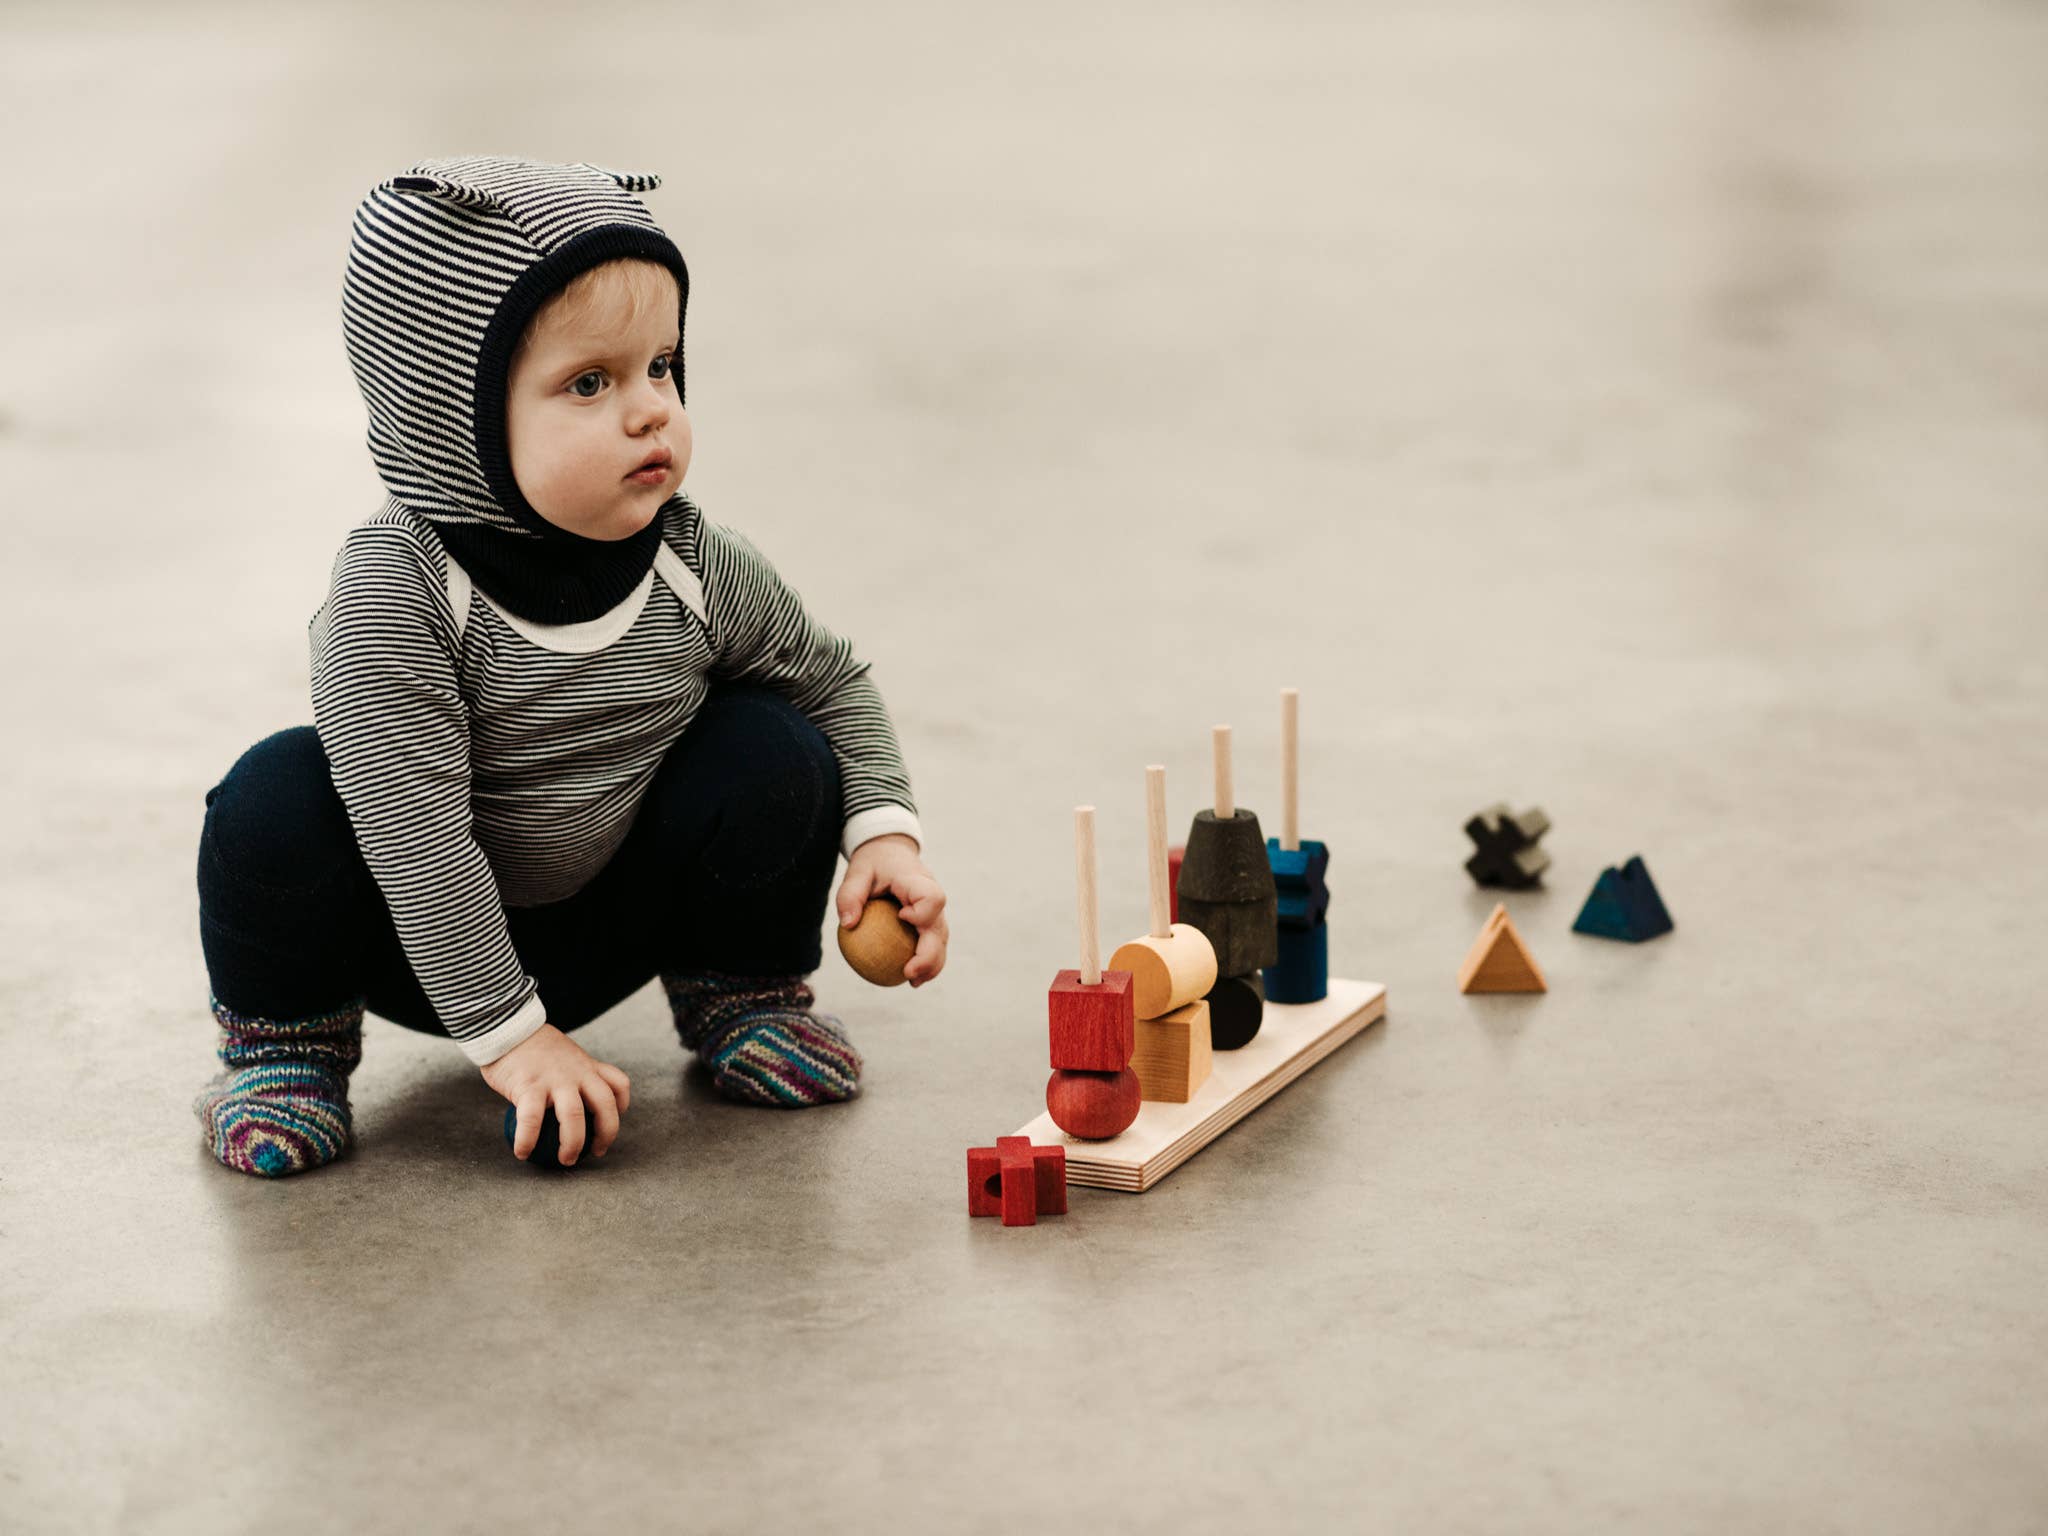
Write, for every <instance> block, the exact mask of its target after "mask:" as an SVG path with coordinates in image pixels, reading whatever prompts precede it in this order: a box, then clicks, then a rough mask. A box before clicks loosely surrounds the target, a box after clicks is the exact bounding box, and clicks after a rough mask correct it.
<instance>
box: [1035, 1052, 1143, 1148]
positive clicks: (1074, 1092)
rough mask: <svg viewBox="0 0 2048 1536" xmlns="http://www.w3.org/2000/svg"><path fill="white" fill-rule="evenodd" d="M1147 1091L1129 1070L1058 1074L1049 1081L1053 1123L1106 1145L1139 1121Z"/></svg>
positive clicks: (1048, 1107)
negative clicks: (1141, 1105)
mask: <svg viewBox="0 0 2048 1536" xmlns="http://www.w3.org/2000/svg"><path fill="white" fill-rule="evenodd" d="M1143 1102H1144V1089H1143V1088H1142V1087H1141V1086H1140V1085H1139V1082H1138V1074H1137V1073H1135V1072H1133V1071H1132V1070H1131V1069H1130V1068H1129V1067H1125V1068H1124V1069H1123V1071H1121V1072H1055V1073H1053V1075H1052V1076H1051V1077H1050V1078H1048V1079H1047V1080H1046V1084H1045V1109H1046V1113H1047V1114H1049V1115H1051V1116H1052V1123H1053V1124H1054V1125H1056V1126H1058V1127H1059V1128H1060V1129H1061V1130H1063V1131H1065V1132H1066V1133H1067V1134H1068V1135H1069V1136H1077V1137H1079V1138H1080V1139H1081V1140H1083V1141H1107V1140H1108V1139H1109V1138H1110V1137H1112V1136H1115V1135H1117V1134H1118V1133H1119V1132H1121V1131H1123V1130H1124V1129H1125V1128H1127V1127H1128V1126H1129V1125H1130V1123H1131V1122H1132V1121H1133V1120H1135V1119H1137V1118H1138V1106H1139V1105H1140V1104H1141V1103H1143Z"/></svg>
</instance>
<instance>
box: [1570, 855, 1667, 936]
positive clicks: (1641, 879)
mask: <svg viewBox="0 0 2048 1536" xmlns="http://www.w3.org/2000/svg"><path fill="white" fill-rule="evenodd" d="M1672 927H1673V924H1672V921H1671V914H1670V913H1669V912H1667V911H1666V910H1665V909H1664V898H1663V897H1661V896H1659V895H1658V894H1657V885H1656V882H1655V881H1653V880H1652V879H1651V878H1650V871H1649V868H1648V867H1647V866H1646V865H1645V864H1644V863H1643V859H1642V855H1641V854H1637V855H1635V856H1633V857H1632V858H1630V859H1629V861H1628V863H1626V864H1624V865H1623V866H1622V867H1621V868H1620V869H1616V868H1615V867H1614V866H1613V865H1611V864H1610V865H1609V866H1608V867H1607V868H1605V869H1603V870H1601V871H1600V878H1599V879H1598V880H1595V881H1594V882H1593V889H1592V891H1591V892H1589V893H1588V895H1587V897H1586V904H1585V905H1584V906H1583V907H1581V908H1580V909H1579V915H1578V919H1577V921H1575V922H1574V923H1573V924H1572V932H1573V933H1590V934H1592V935H1593V936H1594V937H1596V938H1602V939H1620V940H1622V941H1623V942H1625V943H1629V944H1640V943H1642V941H1643V940H1645V939H1654V938H1656V937H1657V935H1658V934H1660V933H1669V932H1671V930H1672Z"/></svg>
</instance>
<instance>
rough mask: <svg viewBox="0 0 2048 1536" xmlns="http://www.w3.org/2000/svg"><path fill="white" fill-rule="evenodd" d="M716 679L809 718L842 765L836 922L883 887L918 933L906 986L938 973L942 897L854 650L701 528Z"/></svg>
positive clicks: (767, 570) (764, 572)
mask: <svg viewBox="0 0 2048 1536" xmlns="http://www.w3.org/2000/svg"><path fill="white" fill-rule="evenodd" d="M698 553H699V556H700V559H701V563H702V568H703V569H702V578H703V582H704V601H705V606H706V609H707V611H708V613H709V615H710V629H711V645H712V671H713V673H714V674H715V675H717V676H720V677H728V678H733V679H737V680H744V681H748V682H757V683H761V684H764V685H766V686H767V687H771V688H774V689H775V690H776V691H778V692H779V693H781V694H783V695H784V696H785V697H787V698H788V699H789V700H790V702H791V703H793V704H795V705H796V706H797V707H798V708H799V709H801V710H803V712H804V713H805V714H807V715H808V716H810V718H811V719H812V720H813V721H814V722H816V724H817V727H818V729H819V730H820V731H821V732H823V733H824V736H825V740H826V741H827V742H828V743H829V744H830V745H831V747H832V754H833V756H834V757H835V758H836V759H837V760H838V762H839V770H840V783H841V786H842V789H843V793H844V807H843V809H844V814H845V828H844V830H843V832H842V834H841V840H840V851H841V852H842V853H844V854H845V855H846V860H847V872H846V878H845V880H844V882H843V883H842V884H841V885H840V888H839V897H838V906H839V915H840V920H841V922H842V923H846V922H848V921H849V918H848V912H849V911H851V912H852V914H853V917H852V919H851V920H854V921H857V920H858V917H859V912H860V906H861V904H862V903H863V902H865V901H866V900H867V898H868V897H869V895H871V894H874V893H877V892H880V891H889V892H891V893H893V894H894V895H895V896H896V897H897V898H898V899H899V901H901V902H902V903H903V916H904V918H905V920H906V921H908V922H910V923H911V924H912V925H913V926H915V927H916V928H917V929H918V934H919V937H918V945H917V952H916V953H915V954H914V955H913V956H912V957H911V960H910V963H909V965H908V966H906V967H905V974H906V975H907V976H909V978H910V980H911V981H912V983H913V984H920V983H922V982H925V981H929V980H931V978H932V977H934V976H936V975H937V974H938V973H939V971H940V969H941V968H942V967H943V966H944V965H945V957H946V943H947V938H948V935H947V930H946V921H945V916H944V913H945V905H946V896H945V892H944V891H943V890H942V889H940V886H939V882H938V880H937V879H936V878H935V877H934V876H933V875H932V872H931V871H930V870H929V869H927V868H925V866H924V862H923V860H922V858H921V857H920V847H921V844H922V842H923V831H922V829H921V828H920V826H919V825H918V820H917V806H916V803H915V801H913V800H912V798H911V793H910V775H909V772H908V770H907V769H906V768H905V767H904V764H903V754H902V751H901V749H900V748H899V747H898V745H897V742H896V728H895V725H894V723H893V722H892V721H891V720H890V718H889V711H888V707H887V706H886V705H885V704H883V702H882V695H881V691H880V690H879V689H877V688H876V687H875V683H874V679H873V678H872V677H870V676H869V675H868V674H869V663H868V662H866V661H863V660H861V659H860V658H859V657H857V656H856V655H855V654H854V651H853V646H852V644H851V643H850V642H849V641H847V640H845V639H843V638H841V637H840V636H838V635H836V634H834V633H833V632H832V631H831V630H829V629H827V628H825V626H824V625H822V624H820V623H818V622H817V620H816V619H814V618H812V617H811V615H810V613H809V612H808V611H807V610H806V609H805V607H804V605H803V601H802V599H800V598H799V597H798V596H797V594H796V593H795V592H794V591H793V590H792V589H791V588H790V586H789V585H788V583H786V582H785V581H783V580H782V578H781V576H780V575H779V574H778V573H777V572H776V570H775V567H774V566H773V565H771V564H770V563H769V561H768V558H767V557H766V556H765V555H763V554H762V553H761V551H760V550H759V549H757V548H755V546H754V545H753V543H752V542H751V541H750V540H748V539H747V538H746V536H745V535H743V534H740V533H738V532H736V531H734V530H733V529H730V528H726V527H724V526H722V525H720V524H717V523H713V522H711V521H710V520H708V519H702V518H700V519H699V522H698Z"/></svg>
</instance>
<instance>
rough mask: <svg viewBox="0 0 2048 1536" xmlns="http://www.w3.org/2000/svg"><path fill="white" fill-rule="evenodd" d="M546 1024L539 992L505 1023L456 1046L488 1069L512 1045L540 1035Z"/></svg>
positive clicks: (545, 1015) (543, 1006)
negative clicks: (542, 1027) (542, 1026)
mask: <svg viewBox="0 0 2048 1536" xmlns="http://www.w3.org/2000/svg"><path fill="white" fill-rule="evenodd" d="M547 1021H548V1010H547V1007H546V1005H545V1004H543V1003H542V1002H541V1000H540V994H539V993H538V992H536V993H534V994H533V996H531V997H529V998H528V999H527V1000H526V1001H525V1002H524V1003H523V1004H521V1005H520V1008H519V1011H518V1012H517V1013H515V1014H513V1015H512V1017H511V1018H509V1019H507V1020H506V1021H505V1022H504V1023H502V1024H496V1025H493V1026H492V1027H491V1028H489V1029H487V1030H485V1031H484V1032H483V1033H482V1034H480V1035H472V1036H470V1038H469V1039H467V1040H458V1041H456V1042H455V1043H456V1044H457V1045H459V1046H461V1047H462V1054H463V1055H465V1056H467V1057H468V1058H469V1059H470V1060H471V1061H473V1062H475V1063H476V1064H477V1065H478V1066H480V1067H488V1066H489V1065H490V1064H491V1063H492V1062H494V1061H496V1060H497V1059H498V1058H499V1057H500V1056H502V1055H504V1054H505V1053H506V1052H507V1051H509V1050H511V1049H512V1047H513V1046H515V1045H523V1044H525V1043H526V1041H527V1039H528V1038H529V1037H530V1036H532V1035H534V1034H535V1033H537V1032H538V1031H539V1029H540V1027H541V1025H543V1024H545V1023H547Z"/></svg>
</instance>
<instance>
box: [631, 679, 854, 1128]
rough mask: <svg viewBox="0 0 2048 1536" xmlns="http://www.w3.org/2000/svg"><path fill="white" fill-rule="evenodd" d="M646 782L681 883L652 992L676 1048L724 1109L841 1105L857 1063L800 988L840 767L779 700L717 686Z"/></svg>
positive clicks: (829, 849) (813, 730) (836, 821)
mask: <svg viewBox="0 0 2048 1536" xmlns="http://www.w3.org/2000/svg"><path fill="white" fill-rule="evenodd" d="M673 751H674V754H675V761H673V762H670V763H665V764H664V765H663V772H662V774H661V775H660V776H659V777H658V779H657V781H656V788H655V791H654V792H655V793H656V794H657V795H658V796H659V797H660V802H661V803H660V808H659V811H658V816H657V821H656V825H657V826H659V827H661V828H662V829H664V832H665V834H666V835H665V838H664V841H665V842H666V844H667V846H666V847H665V849H664V850H663V856H662V860H661V867H663V868H666V869H670V870H678V869H682V870H691V871H693V872H694V878H693V879H692V880H691V882H690V888H689V889H688V890H687V891H686V892H685V893H684V895H683V899H682V901H681V911H680V920H679V921H678V922H677V923H676V925H675V928H674V930H673V933H672V939H673V942H672V944H671V946H670V947H669V950H668V953H667V954H666V955H665V956H664V960H665V962H666V963H665V964H664V965H663V966H662V968H661V972H660V975H661V983H662V988H663V990H664V991H665V992H666V993H667V994H668V999H669V1004H670V1007H671V1008H672V1009H673V1010H674V1016H675V1025H676V1034H677V1037H678V1038H679V1039H680V1040H681V1041H682V1043H683V1045H684V1047H685V1048H686V1049H689V1050H692V1051H694V1052H696V1053H697V1055H698V1057H699V1058H700V1059H701V1060H702V1061H703V1062H704V1064H705V1065H706V1066H707V1067H709V1068H710V1070H711V1080H712V1086H713V1087H714V1088H715V1089H716V1090H717V1092H718V1093H719V1094H720V1095H721V1096H723V1097H725V1098H728V1099H733V1100H736V1101H738V1102H741V1103H749V1104H770V1105H775V1106H778V1107H782V1108H789V1109H800V1108H803V1107H804V1106H806V1105H811V1104H825V1103H832V1102H835V1101H837V1100H842V1099H848V1098H851V1097H853V1095H854V1094H855V1092H856V1091H857V1090H858V1086H859V1082H860V1073H861V1057H860V1052H859V1051H857V1050H856V1049H855V1048H854V1046H853V1042H852V1041H851V1040H849V1039H848V1038H847V1036H846V1029H845V1026H844V1025H843V1024H842V1023H841V1021H840V1020H839V1019H838V1018H836V1017H834V1016H833V1015H831V1014H821V1013H818V1012H815V1011H814V1009H813V1004H814V1003H815V1001H816V998H815V995H814V994H813V993H812V991H811V988H810V987H809V986H808V985H807V984H806V982H805V977H807V976H808V975H810V974H811V973H812V972H813V971H815V970H817V968H818V964H819V961H820V960H821V958H822V953H823V940H822V935H821V930H822V927H823V922H824V916H825V910H826V906H827V904H828V902H829V899H830V896H831V887H832V877H833V874H834V871H835V868H836V866H837V863H838V856H839V835H840V830H841V828H842V826H843V825H844V818H843V816H842V812H841V806H842V799H841V786H840V776H839V767H838V763H837V760H836V759H835V758H834V756H833V754H832V750H831V747H830V746H829V745H828V744H827V742H826V741H825V738H824V736H823V735H822V733H821V732H820V731H819V730H818V728H817V726H816V725H814V724H813V723H812V722H811V721H810V719H809V718H808V717H807V716H806V715H804V713H803V712H802V711H801V710H799V709H798V708H797V707H796V706H795V705H793V704H791V703H789V701H788V700H786V699H784V698H782V697H781V696H780V695H779V694H776V693H773V692H771V691H769V690H767V689H762V688H753V687H732V686H728V687H722V688H720V689H718V690H715V691H714V692H713V694H712V695H711V697H710V698H709V699H708V700H707V701H706V704H705V707H704V709H703V710H702V711H701V712H700V714H699V715H698V717H697V719H696V720H695V721H693V722H692V723H691V726H690V729H689V730H688V731H687V732H685V733H684V736H683V739H682V740H681V741H680V742H679V743H678V744H677V747H676V748H675V749H673Z"/></svg>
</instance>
